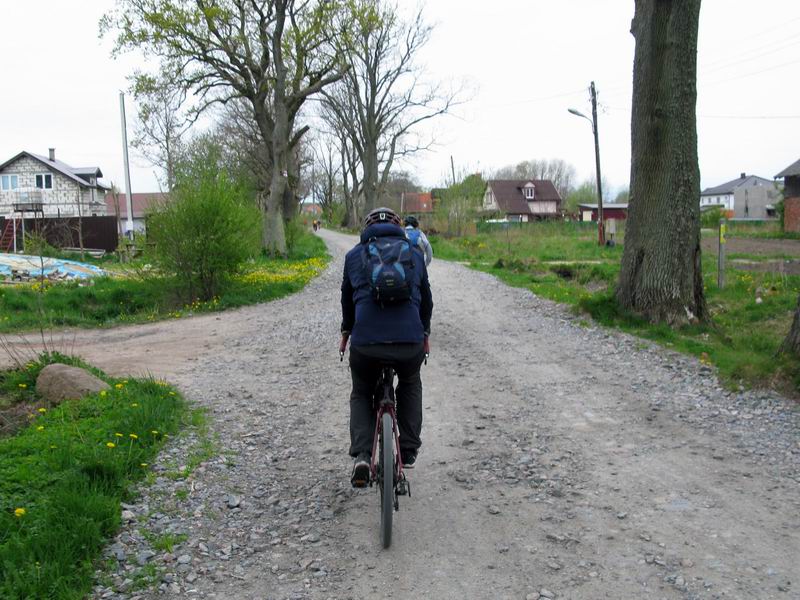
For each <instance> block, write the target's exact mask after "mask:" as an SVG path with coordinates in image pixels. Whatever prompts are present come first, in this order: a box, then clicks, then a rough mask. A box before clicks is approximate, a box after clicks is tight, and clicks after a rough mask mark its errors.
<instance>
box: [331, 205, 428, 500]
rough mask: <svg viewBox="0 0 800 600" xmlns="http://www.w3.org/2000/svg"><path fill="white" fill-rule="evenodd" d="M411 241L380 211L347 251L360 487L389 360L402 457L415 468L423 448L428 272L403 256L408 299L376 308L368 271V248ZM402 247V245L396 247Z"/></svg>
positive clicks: (345, 302)
mask: <svg viewBox="0 0 800 600" xmlns="http://www.w3.org/2000/svg"><path fill="white" fill-rule="evenodd" d="M395 240H399V241H401V242H406V243H407V239H406V237H405V231H404V230H403V228H402V226H401V225H400V217H399V216H398V215H397V213H395V212H394V211H393V210H392V209H390V208H376V209H375V210H373V211H371V212H370V213H369V214H368V215H367V216H366V218H365V219H364V229H363V231H362V232H361V240H360V242H359V243H358V244H357V245H356V246H355V247H354V248H353V249H352V250H350V252H348V253H347V256H346V258H345V263H344V277H343V279H342V328H341V331H342V341H341V344H340V347H339V349H340V350H341V351H342V352H344V350H345V348H346V346H347V340H348V338H349V339H350V340H351V344H350V374H351V377H352V380H353V390H352V392H351V394H350V456H352V457H354V458H355V463H354V465H353V474H352V477H351V482H352V484H353V486H355V487H364V486H366V485H367V484H368V483H369V465H370V459H371V453H372V440H373V434H374V427H375V413H374V411H373V408H372V395H373V392H374V391H375V387H376V385H377V382H378V377H379V376H380V372H381V368H382V365H383V363H386V362H389V363H391V364H392V366H393V367H394V369H395V372H396V373H397V378H398V386H397V420H398V426H399V429H400V456H401V459H402V461H403V464H404V466H405V467H406V468H409V467H412V466H413V465H414V462H415V461H416V458H417V451H418V450H419V447H420V445H421V443H422V442H421V441H420V432H421V430H422V381H421V379H420V373H419V371H420V366H421V365H422V361H423V360H424V358H425V354H426V353H427V349H428V335H429V334H430V329H431V314H432V312H433V299H432V297H431V288H430V283H429V282H428V270H427V268H426V267H425V261H424V259H423V257H422V254H421V253H420V252H408V247H407V246H406V254H405V256H404V258H405V260H407V261H408V262H407V263H406V264H407V266H409V267H411V268H408V269H398V270H402V271H404V276H405V281H406V282H407V283H408V288H409V289H408V291H409V292H410V298H408V299H407V300H403V301H399V302H397V303H391V304H388V303H387V304H384V303H380V302H377V301H376V300H375V296H374V285H373V283H371V282H370V280H369V279H368V275H367V269H368V268H370V269H373V267H370V266H369V264H368V260H369V258H370V257H369V256H368V255H367V252H368V248H369V250H370V251H373V248H374V245H373V244H374V243H376V242H382V243H384V244H391V243H394V242H395ZM398 243H399V242H398Z"/></svg>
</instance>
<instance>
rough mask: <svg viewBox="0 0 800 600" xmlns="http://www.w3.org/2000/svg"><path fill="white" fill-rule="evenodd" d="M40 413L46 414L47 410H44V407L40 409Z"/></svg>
mask: <svg viewBox="0 0 800 600" xmlns="http://www.w3.org/2000/svg"><path fill="white" fill-rule="evenodd" d="M39 412H40V413H42V414H44V413H46V412H47V409H46V408H44V407H42V408H40V409H39Z"/></svg>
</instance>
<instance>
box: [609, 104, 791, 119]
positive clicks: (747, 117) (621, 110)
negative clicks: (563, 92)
mask: <svg viewBox="0 0 800 600" xmlns="http://www.w3.org/2000/svg"><path fill="white" fill-rule="evenodd" d="M604 108H605V109H607V110H611V111H617V112H626V113H629V112H631V109H630V108H622V107H621V106H605V107H604ZM697 118H698V119H732V120H747V121H749V120H774V121H780V120H790V119H800V115H703V114H698V115H697Z"/></svg>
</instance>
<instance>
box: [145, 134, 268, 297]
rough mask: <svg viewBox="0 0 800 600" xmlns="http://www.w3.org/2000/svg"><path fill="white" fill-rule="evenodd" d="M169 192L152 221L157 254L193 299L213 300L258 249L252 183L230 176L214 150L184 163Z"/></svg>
mask: <svg viewBox="0 0 800 600" xmlns="http://www.w3.org/2000/svg"><path fill="white" fill-rule="evenodd" d="M214 152H216V150H215V149H213V148H211V149H210V150H209V151H208V153H209V154H213V153H214ZM171 196H172V199H171V201H170V202H169V203H166V204H164V205H163V206H160V207H158V208H157V209H156V211H155V212H154V213H153V214H152V215H150V219H149V221H148V225H147V227H148V236H149V238H150V241H151V242H154V244H155V248H154V253H155V259H156V261H157V262H158V263H159V265H160V266H161V267H162V268H163V269H164V270H165V271H167V272H172V273H175V275H176V276H177V277H178V279H179V280H180V281H181V282H182V283H183V285H184V286H185V288H186V289H187V290H188V293H189V297H190V298H191V299H194V298H196V297H199V298H200V299H201V300H204V301H208V300H211V299H212V298H213V297H214V296H215V295H217V294H218V292H219V291H220V289H221V287H222V286H223V285H224V284H225V283H226V281H227V279H228V278H229V276H230V275H232V274H234V273H236V272H237V271H238V270H239V268H240V267H241V265H242V263H244V261H246V260H247V259H248V258H251V257H252V256H254V255H256V254H257V253H258V248H259V240H260V235H261V214H260V212H259V210H258V208H257V207H256V205H255V202H254V200H253V198H252V195H251V193H250V191H249V189H248V188H247V187H246V186H245V185H243V184H241V183H238V182H235V181H232V180H231V179H229V178H228V176H227V175H226V174H225V172H223V171H222V170H221V169H220V168H219V167H218V161H217V160H215V158H214V157H213V156H202V155H200V156H197V157H195V158H194V159H193V160H192V162H191V163H190V164H188V165H185V166H182V168H181V171H180V172H179V173H178V175H177V185H176V186H175V189H174V190H173V192H172V194H171Z"/></svg>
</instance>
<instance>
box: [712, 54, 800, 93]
mask: <svg viewBox="0 0 800 600" xmlns="http://www.w3.org/2000/svg"><path fill="white" fill-rule="evenodd" d="M797 63H800V59H798V60H791V61H789V62H785V63H781V64H779V65H775V66H772V67H768V68H766V69H760V70H758V71H751V72H750V73H745V74H744V75H737V76H736V77H729V78H727V79H720V80H719V81H714V82H711V83H705V82H703V83H702V86H703V87H710V86H714V85H719V84H721V83H728V82H730V81H738V80H740V79H747V78H748V77H754V76H756V75H761V74H762V73H769V72H770V71H775V70H777V69H782V68H784V67H788V66H791V65H796V64H797ZM698 83H699V82H698Z"/></svg>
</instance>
